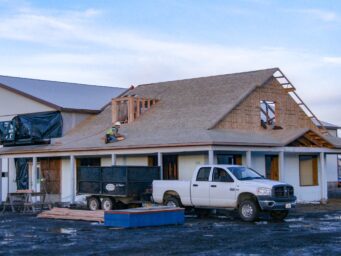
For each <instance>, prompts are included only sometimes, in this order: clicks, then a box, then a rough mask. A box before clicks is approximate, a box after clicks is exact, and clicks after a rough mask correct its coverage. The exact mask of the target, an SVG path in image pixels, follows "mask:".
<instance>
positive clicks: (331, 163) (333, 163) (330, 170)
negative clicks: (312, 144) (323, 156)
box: [326, 155, 338, 182]
mask: <svg viewBox="0 0 341 256" xmlns="http://www.w3.org/2000/svg"><path fill="white" fill-rule="evenodd" d="M326 164H327V168H326V171H327V181H328V182H336V181H337V178H338V173H337V155H327V161H326Z"/></svg>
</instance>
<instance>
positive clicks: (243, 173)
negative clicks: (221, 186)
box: [228, 166, 264, 180]
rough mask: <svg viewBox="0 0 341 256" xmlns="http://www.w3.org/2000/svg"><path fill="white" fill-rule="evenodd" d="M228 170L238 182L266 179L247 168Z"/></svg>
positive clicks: (230, 168)
mask: <svg viewBox="0 0 341 256" xmlns="http://www.w3.org/2000/svg"><path fill="white" fill-rule="evenodd" d="M228 169H229V170H230V171H231V172H232V174H233V175H234V176H235V177H236V178H237V179H238V180H255V179H264V178H263V176H262V175H260V174H259V173H257V172H256V171H254V170H252V169H250V168H247V167H242V166H240V167H229V168H228Z"/></svg>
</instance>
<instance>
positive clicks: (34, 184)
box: [31, 157, 38, 192]
mask: <svg viewBox="0 0 341 256" xmlns="http://www.w3.org/2000/svg"><path fill="white" fill-rule="evenodd" d="M31 178H32V190H33V191H35V192H38V191H37V157H33V158H32V177H31Z"/></svg>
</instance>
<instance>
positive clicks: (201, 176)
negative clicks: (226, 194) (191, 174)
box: [197, 167, 211, 181]
mask: <svg viewBox="0 0 341 256" xmlns="http://www.w3.org/2000/svg"><path fill="white" fill-rule="evenodd" d="M210 172H211V167H202V168H200V170H199V171H198V175H197V181H208V180H209V178H210Z"/></svg>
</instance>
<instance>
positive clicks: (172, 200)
mask: <svg viewBox="0 0 341 256" xmlns="http://www.w3.org/2000/svg"><path fill="white" fill-rule="evenodd" d="M164 205H166V206H169V207H180V200H179V199H178V198H176V197H174V196H170V197H166V199H165V202H164Z"/></svg>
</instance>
